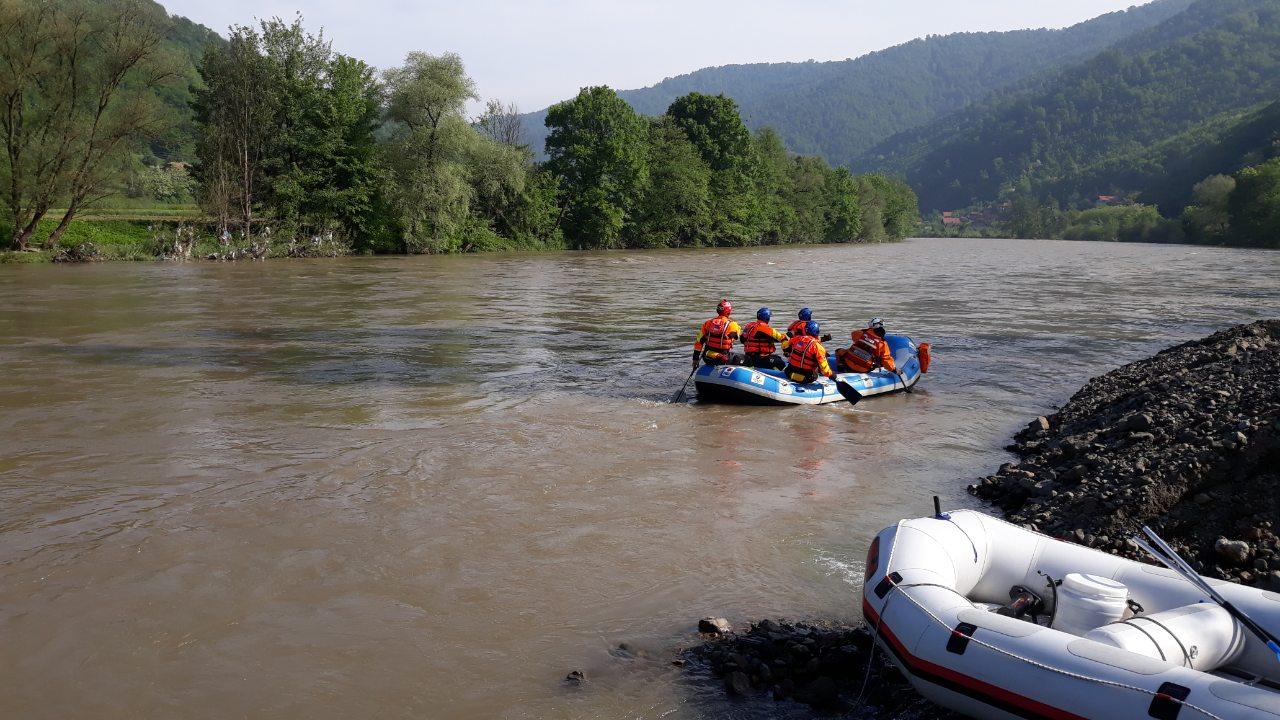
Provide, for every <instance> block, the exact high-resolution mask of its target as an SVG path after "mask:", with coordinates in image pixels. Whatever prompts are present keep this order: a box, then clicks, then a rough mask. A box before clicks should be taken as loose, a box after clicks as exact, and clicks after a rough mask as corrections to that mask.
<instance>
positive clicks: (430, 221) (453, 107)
mask: <svg viewBox="0 0 1280 720" xmlns="http://www.w3.org/2000/svg"><path fill="white" fill-rule="evenodd" d="M384 81H385V83H386V86H387V100H388V107H387V118H388V120H390V121H391V122H392V123H393V124H394V132H393V134H392V136H391V138H390V139H389V141H388V142H387V144H386V147H385V153H384V155H385V157H386V160H387V164H388V167H389V168H390V172H391V183H390V193H389V194H390V196H391V202H392V205H393V207H395V209H396V213H397V216H398V218H399V222H400V231H401V235H402V249H403V250H404V251H405V252H440V251H448V250H450V249H455V248H456V240H457V237H458V234H459V232H460V231H461V230H462V229H463V228H464V225H465V221H466V218H467V217H468V216H469V212H470V202H471V186H470V184H469V183H468V177H467V168H466V164H465V162H464V158H465V157H466V155H467V152H468V149H469V145H470V141H471V137H470V135H471V134H473V133H474V132H475V131H474V130H473V129H472V128H471V126H470V124H469V123H468V122H467V121H466V118H465V117H463V114H462V113H463V108H464V107H465V105H466V102H467V101H468V100H473V99H476V92H475V84H474V83H473V82H472V81H471V78H469V77H468V76H467V74H466V70H465V68H464V67H463V65H462V58H460V57H458V56H457V55H455V54H453V53H445V54H444V55H440V56H433V55H428V54H426V53H422V52H411V53H409V55H408V57H407V58H405V63H404V65H402V66H400V67H398V68H394V69H391V70H388V71H387V72H386V74H385V76H384Z"/></svg>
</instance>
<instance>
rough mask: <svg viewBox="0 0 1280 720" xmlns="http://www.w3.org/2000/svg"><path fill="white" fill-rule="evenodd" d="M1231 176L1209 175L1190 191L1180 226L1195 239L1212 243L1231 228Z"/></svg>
mask: <svg viewBox="0 0 1280 720" xmlns="http://www.w3.org/2000/svg"><path fill="white" fill-rule="evenodd" d="M1235 189H1236V180H1235V178H1233V177H1231V176H1229V175H1210V176H1209V177H1207V178H1205V179H1204V180H1201V181H1200V182H1198V183H1196V185H1195V187H1194V188H1192V190H1191V196H1192V202H1193V205H1191V206H1190V207H1188V208H1187V209H1186V212H1185V213H1184V215H1183V225H1184V226H1185V227H1186V229H1187V232H1188V233H1189V234H1190V235H1191V236H1192V237H1193V238H1196V239H1199V240H1207V241H1210V242H1215V241H1218V240H1221V239H1223V238H1225V237H1226V236H1227V232H1228V231H1229V230H1230V227H1231V208H1230V201H1231V193H1232V192H1233V191H1235Z"/></svg>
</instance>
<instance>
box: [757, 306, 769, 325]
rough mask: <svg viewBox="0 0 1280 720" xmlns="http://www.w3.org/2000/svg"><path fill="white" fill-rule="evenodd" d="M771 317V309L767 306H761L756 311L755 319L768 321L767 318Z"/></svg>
mask: <svg viewBox="0 0 1280 720" xmlns="http://www.w3.org/2000/svg"><path fill="white" fill-rule="evenodd" d="M772 317H773V311H772V310H770V309H769V308H767V307H762V308H760V309H759V310H757V311H756V319H757V320H759V321H760V322H769V318H772Z"/></svg>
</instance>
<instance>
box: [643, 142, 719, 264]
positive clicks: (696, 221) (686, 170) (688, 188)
mask: <svg viewBox="0 0 1280 720" xmlns="http://www.w3.org/2000/svg"><path fill="white" fill-rule="evenodd" d="M646 164H647V165H648V168H649V177H648V181H647V182H646V184H645V189H644V192H643V193H642V194H641V197H640V200H639V202H638V203H637V208H636V212H635V218H634V223H633V224H632V227H631V228H630V232H629V236H630V238H629V241H628V245H631V246H633V247H697V246H699V245H702V244H703V243H704V242H705V239H706V232H707V226H708V220H709V219H710V210H711V208H710V204H711V169H710V168H708V167H707V165H706V163H704V162H703V161H702V157H701V156H700V155H699V153H698V149H697V148H696V147H694V145H693V143H692V142H690V141H689V138H688V137H687V136H686V135H685V134H684V131H683V130H681V129H680V127H679V126H678V125H676V124H675V122H673V121H672V120H671V119H670V118H666V117H664V118H660V119H658V120H655V121H653V122H652V123H651V124H650V126H649V142H648V156H647V158H646Z"/></svg>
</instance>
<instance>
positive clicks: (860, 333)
mask: <svg viewBox="0 0 1280 720" xmlns="http://www.w3.org/2000/svg"><path fill="white" fill-rule="evenodd" d="M884 334H885V333H884V321H883V320H881V319H880V318H871V323H870V324H868V325H867V327H866V329H864V330H854V331H853V332H852V333H850V334H849V337H850V338H851V339H852V340H853V344H852V345H850V346H849V347H848V348H840V349H838V350H836V367H838V368H840V370H841V371H842V372H846V371H847V372H855V373H865V372H871V371H872V370H875V369H876V368H878V367H882V368H884V369H885V370H888V371H889V372H897V370H898V368H897V366H896V365H894V362H893V353H892V352H890V351H889V343H887V342H885V340H884Z"/></svg>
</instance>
